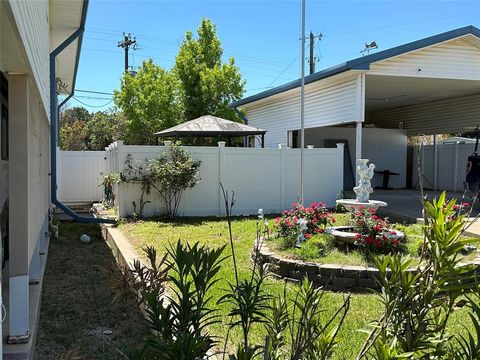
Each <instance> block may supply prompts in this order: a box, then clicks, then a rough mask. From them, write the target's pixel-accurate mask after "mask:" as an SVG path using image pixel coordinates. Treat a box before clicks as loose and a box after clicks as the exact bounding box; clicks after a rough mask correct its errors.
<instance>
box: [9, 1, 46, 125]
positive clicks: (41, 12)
mask: <svg viewBox="0 0 480 360" xmlns="http://www.w3.org/2000/svg"><path fill="white" fill-rule="evenodd" d="M9 4H10V8H11V11H12V13H13V16H14V18H15V23H16V24H17V29H18V33H19V35H20V38H21V41H22V43H23V47H24V48H25V52H26V54H27V58H28V63H29V65H30V67H31V70H32V72H33V78H34V79H35V83H36V85H37V88H38V90H39V93H40V96H41V98H42V103H43V106H44V108H45V111H46V113H47V115H48V116H49V111H48V109H49V103H50V95H49V94H50V93H49V71H50V70H49V69H50V68H49V53H50V39H49V35H50V27H49V23H48V16H49V2H48V1H46V0H35V1H10V2H9Z"/></svg>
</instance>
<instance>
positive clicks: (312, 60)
mask: <svg viewBox="0 0 480 360" xmlns="http://www.w3.org/2000/svg"><path fill="white" fill-rule="evenodd" d="M314 50H315V37H314V36H313V33H312V32H311V31H310V75H312V74H313V73H314V72H315V56H314Z"/></svg>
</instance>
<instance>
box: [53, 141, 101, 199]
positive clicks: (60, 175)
mask: <svg viewBox="0 0 480 360" xmlns="http://www.w3.org/2000/svg"><path fill="white" fill-rule="evenodd" d="M106 166H107V161H106V158H105V151H60V150H57V185H58V190H57V195H58V199H59V200H60V201H62V202H65V203H81V202H93V201H100V200H102V191H103V187H102V186H99V184H100V182H101V181H102V176H103V174H104V173H105V172H106Z"/></svg>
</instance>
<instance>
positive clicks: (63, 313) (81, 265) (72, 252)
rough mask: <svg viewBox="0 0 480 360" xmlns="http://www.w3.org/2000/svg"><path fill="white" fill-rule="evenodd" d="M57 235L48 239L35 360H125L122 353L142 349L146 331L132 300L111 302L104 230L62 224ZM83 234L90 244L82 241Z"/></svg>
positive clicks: (96, 226)
mask: <svg viewBox="0 0 480 360" xmlns="http://www.w3.org/2000/svg"><path fill="white" fill-rule="evenodd" d="M59 233H60V237H59V239H51V240H50V246H49V252H48V260H47V267H46V270H45V277H44V282H43V291H42V302H41V309H40V322H39V330H38V335H37V339H36V347H35V359H37V360H51V359H63V358H67V357H62V356H65V354H66V353H67V352H68V351H72V350H76V351H77V354H78V356H79V357H73V356H72V357H68V358H69V359H112V360H113V359H121V358H123V357H122V356H121V355H119V352H118V350H120V349H121V350H122V351H124V350H125V349H127V350H129V349H131V348H132V347H137V346H138V345H140V344H141V342H142V339H143V337H144V335H145V334H147V332H148V329H147V326H146V324H145V323H144V321H143V317H142V314H141V312H140V310H139V309H138V308H137V306H136V304H135V301H134V299H133V297H130V298H128V299H127V302H126V303H124V302H119V303H115V304H112V291H111V288H110V279H109V276H108V274H107V273H105V272H104V271H102V270H100V268H99V267H102V268H106V267H108V266H110V265H111V264H112V261H113V256H112V252H111V250H110V248H109V247H108V246H107V244H106V243H105V241H103V238H102V234H101V232H100V226H98V225H91V224H90V225H89V224H77V223H70V222H62V223H60V231H59ZM81 234H88V235H89V236H90V237H91V239H92V240H91V242H90V243H88V244H84V243H82V242H80V240H79V237H80V235H81ZM117 349H118V350H117ZM80 356H81V357H80Z"/></svg>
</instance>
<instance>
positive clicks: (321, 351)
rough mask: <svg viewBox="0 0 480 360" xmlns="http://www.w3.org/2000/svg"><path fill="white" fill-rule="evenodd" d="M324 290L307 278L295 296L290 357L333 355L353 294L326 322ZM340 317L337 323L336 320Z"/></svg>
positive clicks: (291, 319)
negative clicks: (323, 314)
mask: <svg viewBox="0 0 480 360" xmlns="http://www.w3.org/2000/svg"><path fill="white" fill-rule="evenodd" d="M323 295H324V290H323V289H322V288H316V287H314V285H313V284H312V283H311V282H310V281H308V280H307V279H304V280H303V281H302V283H301V284H300V287H299V289H298V292H297V294H296V296H295V298H294V300H293V304H292V306H293V310H292V315H291V318H290V319H289V321H288V328H289V333H290V337H291V349H290V357H289V358H290V359H291V360H300V359H311V360H313V359H319V360H325V359H330V358H331V356H332V355H333V350H334V348H335V345H336V337H337V335H338V331H339V329H340V327H341V326H342V324H343V322H344V320H345V317H346V315H347V313H348V310H349V309H350V296H347V297H346V299H345V301H344V303H343V305H342V306H341V307H340V308H339V309H338V310H337V312H336V313H335V314H334V315H333V316H331V317H330V319H329V320H328V321H326V323H323V322H322V319H321V314H322V313H323V312H324V308H323V307H322V306H321V304H322V299H323ZM336 320H338V321H337V322H336V323H335V321H336Z"/></svg>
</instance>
